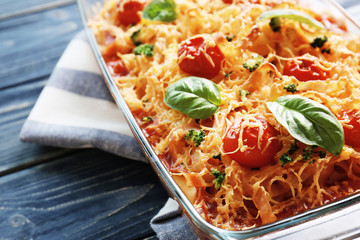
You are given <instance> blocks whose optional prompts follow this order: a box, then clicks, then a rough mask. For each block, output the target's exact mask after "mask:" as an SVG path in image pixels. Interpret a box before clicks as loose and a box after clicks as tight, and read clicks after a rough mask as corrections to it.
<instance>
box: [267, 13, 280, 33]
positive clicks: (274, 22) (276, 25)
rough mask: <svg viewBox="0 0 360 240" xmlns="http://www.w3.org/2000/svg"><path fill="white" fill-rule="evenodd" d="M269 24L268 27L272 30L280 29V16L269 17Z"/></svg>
mask: <svg viewBox="0 0 360 240" xmlns="http://www.w3.org/2000/svg"><path fill="white" fill-rule="evenodd" d="M269 24H270V27H271V29H272V30H273V32H279V31H280V29H281V26H280V24H281V22H280V18H278V17H274V18H271V20H270V23H269Z"/></svg>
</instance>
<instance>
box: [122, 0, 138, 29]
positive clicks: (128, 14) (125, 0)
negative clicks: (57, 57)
mask: <svg viewBox="0 0 360 240" xmlns="http://www.w3.org/2000/svg"><path fill="white" fill-rule="evenodd" d="M116 7H117V8H119V11H118V14H117V23H116V24H118V25H123V26H125V27H126V26H129V25H131V24H137V23H139V22H140V21H141V17H140V15H139V12H140V11H142V10H143V9H144V4H143V3H141V2H139V1H136V0H119V1H118V3H117V5H116Z"/></svg>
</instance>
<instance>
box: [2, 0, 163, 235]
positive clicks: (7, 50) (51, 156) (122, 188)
mask: <svg viewBox="0 0 360 240" xmlns="http://www.w3.org/2000/svg"><path fill="white" fill-rule="evenodd" d="M81 29H82V25H81V21H80V17H79V13H78V8H77V5H76V2H75V1H74V0H31V1H27V0H17V1H13V0H1V1H0V239H16V240H17V239H44V240H48V239H153V238H156V235H155V233H154V232H153V231H152V229H151V228H150V225H149V222H150V219H151V218H152V217H153V216H154V215H155V214H156V213H157V212H158V211H159V209H160V208H161V207H162V206H163V205H164V203H165V202H166V200H167V198H168V194H167V193H166V191H165V190H164V188H163V187H162V185H161V183H160V182H159V180H158V179H157V177H156V175H155V174H154V172H153V170H152V169H151V167H150V166H149V165H148V164H145V163H140V162H135V161H131V160H127V159H122V158H120V157H118V156H114V155H111V154H109V153H105V152H102V151H99V150H95V149H87V150H76V149H62V148H53V147H45V146H40V145H35V144H26V143H21V142H20V141H19V132H20V129H21V127H22V124H23V123H24V120H25V119H26V117H27V116H28V114H29V112H30V110H31V109H32V107H33V105H34V103H35V101H36V99H37V98H38V96H39V94H40V91H41V90H42V88H43V87H44V85H45V83H46V81H47V79H48V78H49V75H50V74H51V72H52V70H53V68H54V66H55V64H56V62H57V61H58V59H59V57H60V56H61V54H62V52H63V51H64V49H65V47H66V46H67V44H68V43H69V41H70V40H71V39H72V38H73V37H74V35H75V34H76V33H77V32H79V31H81Z"/></svg>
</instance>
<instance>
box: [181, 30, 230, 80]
mask: <svg viewBox="0 0 360 240" xmlns="http://www.w3.org/2000/svg"><path fill="white" fill-rule="evenodd" d="M178 58H179V61H178V62H179V67H180V69H181V70H182V71H184V72H186V73H188V74H191V75H194V76H198V77H204V78H209V79H210V78H213V77H215V76H216V75H217V74H218V73H219V71H220V68H221V61H222V60H223V59H224V55H223V53H222V52H221V51H220V49H219V47H218V46H217V45H216V43H215V41H214V40H213V39H211V38H209V39H205V38H204V37H203V36H196V37H193V38H190V39H188V40H186V41H185V42H183V43H182V44H181V46H180V48H179V52H178Z"/></svg>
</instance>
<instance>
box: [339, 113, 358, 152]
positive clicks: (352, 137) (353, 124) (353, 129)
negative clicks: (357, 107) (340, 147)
mask: <svg viewBox="0 0 360 240" xmlns="http://www.w3.org/2000/svg"><path fill="white" fill-rule="evenodd" d="M343 118H344V119H349V122H348V123H347V124H346V125H350V127H347V126H345V127H344V134H345V144H347V145H349V146H352V147H360V111H351V112H349V113H344V116H343Z"/></svg>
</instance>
